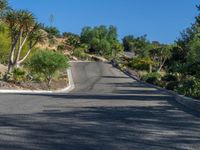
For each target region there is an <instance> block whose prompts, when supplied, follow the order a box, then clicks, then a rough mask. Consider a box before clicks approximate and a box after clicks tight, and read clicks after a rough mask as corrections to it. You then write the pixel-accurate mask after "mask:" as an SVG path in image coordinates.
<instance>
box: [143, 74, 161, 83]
mask: <svg viewBox="0 0 200 150" xmlns="http://www.w3.org/2000/svg"><path fill="white" fill-rule="evenodd" d="M160 79H161V75H160V74H159V73H155V72H154V73H148V74H146V75H144V76H142V80H144V81H146V82H148V83H150V84H155V85H158V81H160Z"/></svg>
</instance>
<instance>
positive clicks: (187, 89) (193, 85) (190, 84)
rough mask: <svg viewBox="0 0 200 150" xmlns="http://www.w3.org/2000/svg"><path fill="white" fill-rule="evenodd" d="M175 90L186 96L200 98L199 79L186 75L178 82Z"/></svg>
mask: <svg viewBox="0 0 200 150" xmlns="http://www.w3.org/2000/svg"><path fill="white" fill-rule="evenodd" d="M176 91H177V92H178V93H180V94H183V95H186V96H191V97H194V98H200V79H197V78H193V77H190V78H189V77H188V78H187V79H185V80H183V81H181V82H180V84H179V85H178V87H177V88H176Z"/></svg>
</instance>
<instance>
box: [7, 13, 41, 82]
mask: <svg viewBox="0 0 200 150" xmlns="http://www.w3.org/2000/svg"><path fill="white" fill-rule="evenodd" d="M4 20H5V23H6V24H7V25H8V28H9V34H10V38H11V50H10V56H9V64H8V72H7V74H6V75H5V79H7V77H8V76H7V75H8V74H9V73H10V72H11V71H12V70H13V68H15V67H18V66H20V64H22V63H23V62H24V61H25V60H26V58H27V57H28V56H29V54H30V53H31V51H32V49H33V48H34V46H35V45H36V44H37V43H38V42H42V40H43V39H44V37H43V36H42V32H41V30H40V25H39V24H38V23H37V22H36V21H35V18H34V16H33V14H32V13H31V12H29V11H24V10H11V11H9V12H7V14H6V16H5V19H4ZM26 43H28V45H29V46H28V48H27V50H26V54H25V55H24V56H22V55H21V54H22V49H23V47H25V44H26Z"/></svg>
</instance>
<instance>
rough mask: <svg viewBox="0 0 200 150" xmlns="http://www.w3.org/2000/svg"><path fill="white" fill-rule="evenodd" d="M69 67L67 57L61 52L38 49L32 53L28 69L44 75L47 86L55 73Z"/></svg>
mask: <svg viewBox="0 0 200 150" xmlns="http://www.w3.org/2000/svg"><path fill="white" fill-rule="evenodd" d="M67 67H69V62H68V58H66V57H65V56H64V55H62V54H61V53H57V52H52V51H40V52H38V53H36V54H34V55H33V57H32V58H31V60H30V69H31V70H32V71H33V72H35V73H38V74H42V75H43V76H44V77H45V81H46V83H47V86H48V88H50V84H51V81H52V79H53V77H54V75H55V73H56V72H57V71H59V70H62V69H67Z"/></svg>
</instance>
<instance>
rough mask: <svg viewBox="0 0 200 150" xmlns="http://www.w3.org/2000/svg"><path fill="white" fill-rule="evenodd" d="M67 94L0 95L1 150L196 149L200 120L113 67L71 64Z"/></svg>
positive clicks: (155, 90)
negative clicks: (72, 83) (70, 77)
mask: <svg viewBox="0 0 200 150" xmlns="http://www.w3.org/2000/svg"><path fill="white" fill-rule="evenodd" d="M72 75H73V78H74V83H75V87H76V88H75V89H74V90H73V91H72V92H71V93H69V94H57V95H56V94H49V95H45V94H41V95H31V94H0V149H2V150H27V149H28V150H135V149H141V150H145V149H146V150H151V149H152V150H167V149H169V150H193V149H194V150H198V149H200V118H199V115H198V114H196V113H195V112H193V111H191V110H188V109H187V108H185V107H183V106H181V105H180V104H178V103H176V101H175V100H174V97H173V96H171V95H169V94H167V93H165V92H164V91H161V90H158V89H155V88H152V87H148V86H146V85H144V84H142V83H139V82H137V81H135V80H133V79H132V78H129V77H128V76H126V75H125V74H123V73H122V72H120V71H119V70H117V69H116V68H113V67H112V66H111V65H110V64H106V63H100V62H97V63H91V62H85V63H83V62H79V63H72Z"/></svg>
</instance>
